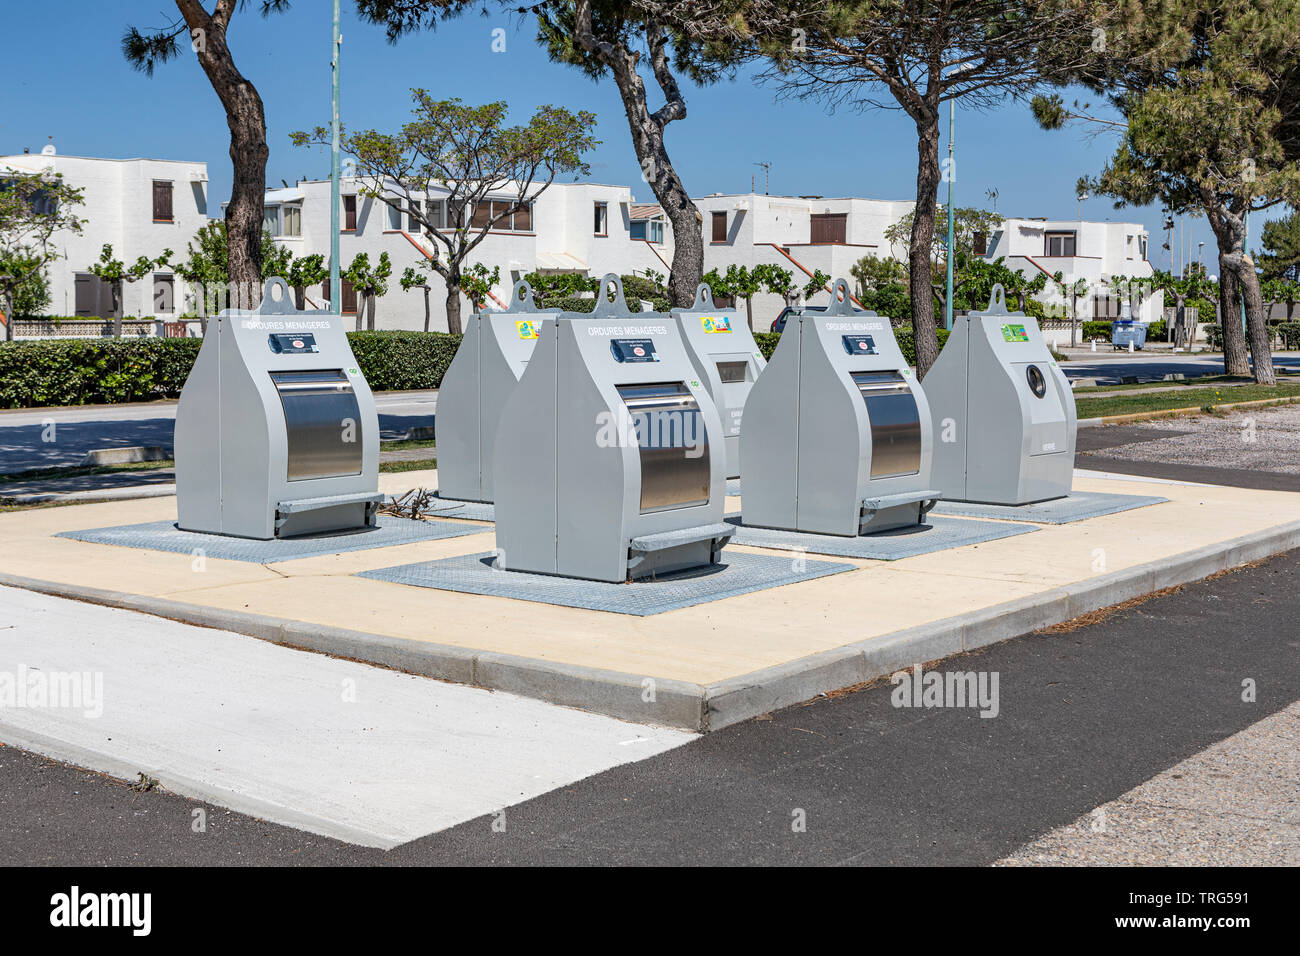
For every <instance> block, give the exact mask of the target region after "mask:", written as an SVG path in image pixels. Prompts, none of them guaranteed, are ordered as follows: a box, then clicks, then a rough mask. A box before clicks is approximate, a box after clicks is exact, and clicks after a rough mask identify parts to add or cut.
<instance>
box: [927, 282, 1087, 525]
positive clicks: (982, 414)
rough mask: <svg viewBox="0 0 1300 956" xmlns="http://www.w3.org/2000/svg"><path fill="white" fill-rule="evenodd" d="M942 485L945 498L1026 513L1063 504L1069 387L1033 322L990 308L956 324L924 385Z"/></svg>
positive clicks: (1002, 301) (1071, 419) (1071, 428)
mask: <svg viewBox="0 0 1300 956" xmlns="http://www.w3.org/2000/svg"><path fill="white" fill-rule="evenodd" d="M925 391H926V395H928V396H929V399H930V411H931V415H932V418H933V424H934V434H935V438H936V440H935V446H934V478H933V480H934V483H935V484H936V485H937V486H938V487H939V489H940V491H942V492H943V496H944V498H945V499H952V500H956V501H975V502H981V503H986V504H998V505H1020V504H1028V503H1030V502H1034V501H1046V500H1048V499H1051V498H1061V497H1064V496H1065V495H1068V494H1069V493H1070V487H1071V485H1072V483H1073V478H1074V440H1075V427H1076V420H1075V408H1074V394H1073V392H1071V391H1070V383H1069V381H1067V380H1066V377H1065V374H1064V373H1063V372H1062V371H1061V369H1060V366H1059V365H1057V364H1056V360H1055V359H1053V358H1052V353H1051V351H1050V350H1049V349H1048V347H1047V343H1046V342H1044V341H1043V336H1042V333H1041V332H1040V331H1039V329H1038V323H1037V322H1036V321H1035V320H1034V319H1033V317H1032V316H1027V315H1024V314H1023V313H1021V312H1008V311H1007V308H1006V298H1005V296H1004V294H1003V291H1002V287H1001V286H1000V285H995V286H994V287H993V294H992V296H991V297H990V299H989V305H988V308H987V309H985V310H984V311H983V312H972V313H970V314H969V315H967V316H963V317H958V318H956V319H955V320H954V324H953V329H952V333H951V334H950V335H949V336H948V341H947V342H946V343H945V345H944V347H943V351H941V352H940V353H939V359H938V361H937V362H935V364H934V367H933V368H931V369H930V373H929V374H928V375H927V376H926V377H925Z"/></svg>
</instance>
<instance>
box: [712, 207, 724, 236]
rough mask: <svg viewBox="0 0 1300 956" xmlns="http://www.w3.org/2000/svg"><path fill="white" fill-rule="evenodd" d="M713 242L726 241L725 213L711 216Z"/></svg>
mask: <svg viewBox="0 0 1300 956" xmlns="http://www.w3.org/2000/svg"><path fill="white" fill-rule="evenodd" d="M713 241H714V242H726V241H727V214H726V213H725V212H715V213H714V214H713Z"/></svg>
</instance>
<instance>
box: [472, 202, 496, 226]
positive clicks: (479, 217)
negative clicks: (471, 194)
mask: <svg viewBox="0 0 1300 956" xmlns="http://www.w3.org/2000/svg"><path fill="white" fill-rule="evenodd" d="M491 221H492V204H491V203H490V202H476V203H475V204H474V212H473V214H472V215H471V216H470V217H469V225H470V228H471V229H482V228H483V227H484V226H486V225H487V224H488V223H489V222H491Z"/></svg>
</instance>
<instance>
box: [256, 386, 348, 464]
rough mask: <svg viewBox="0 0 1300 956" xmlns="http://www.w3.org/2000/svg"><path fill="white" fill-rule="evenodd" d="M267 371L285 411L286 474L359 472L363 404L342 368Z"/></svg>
mask: <svg viewBox="0 0 1300 956" xmlns="http://www.w3.org/2000/svg"><path fill="white" fill-rule="evenodd" d="M269 374H270V376H271V381H272V382H273V383H274V384H275V390H276V392H277V393H278V394H279V396H280V407H281V408H282V409H283V411H284V426H285V432H286V437H287V441H288V456H287V461H286V470H287V475H286V477H287V479H288V480H289V481H303V480H306V479H310V478H334V477H339V476H342V475H358V474H360V473H361V467H362V447H363V446H362V435H361V429H362V422H361V409H360V406H359V405H358V403H357V396H356V393H355V392H354V391H353V389H352V383H351V382H350V381H349V380H348V377H347V375H346V374H344V372H343V370H342V369H337V368H336V369H302V370H298V369H294V370H292V371H283V370H281V371H272V372H270V373H269Z"/></svg>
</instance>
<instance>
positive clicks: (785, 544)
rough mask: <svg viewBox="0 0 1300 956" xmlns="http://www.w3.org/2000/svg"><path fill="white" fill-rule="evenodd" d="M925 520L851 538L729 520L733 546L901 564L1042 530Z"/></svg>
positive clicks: (989, 522) (980, 522) (942, 519)
mask: <svg viewBox="0 0 1300 956" xmlns="http://www.w3.org/2000/svg"><path fill="white" fill-rule="evenodd" d="M925 520H926V523H925V524H920V525H915V526H912V527H907V528H897V529H895V530H893V531H882V532H879V533H877V534H864V535H858V536H857V537H856V538H848V537H841V536H840V535H836V534H809V533H807V532H803V531H777V530H775V529H773V528H747V527H745V525H744V524H743V523H742V522H741V516H740V515H728V516H727V521H728V522H730V523H732V524H734V525H736V535H735V537H733V538H732V539H731V542H732V544H744V545H748V546H749V547H751V548H780V549H782V550H785V551H809V552H811V553H813V554H834V555H838V556H841V557H845V558H870V559H872V560H875V561H897V560H899V559H900V558H912V557H916V556H917V555H918V554H930V553H932V552H934V551H946V550H947V549H949V548H960V547H962V546H963V545H967V544H981V543H983V542H985V541H996V540H997V539H998V538H1011V537H1014V536H1015V535H1018V534H1028V533H1029V532H1031V531H1037V530H1038V529H1037V528H1021V527H1016V526H1015V525H1009V524H999V523H996V522H993V521H963V520H961V519H958V518H935V517H934V515H933V514H931V515H929V516H928V517H927V518H926V519H925Z"/></svg>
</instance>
